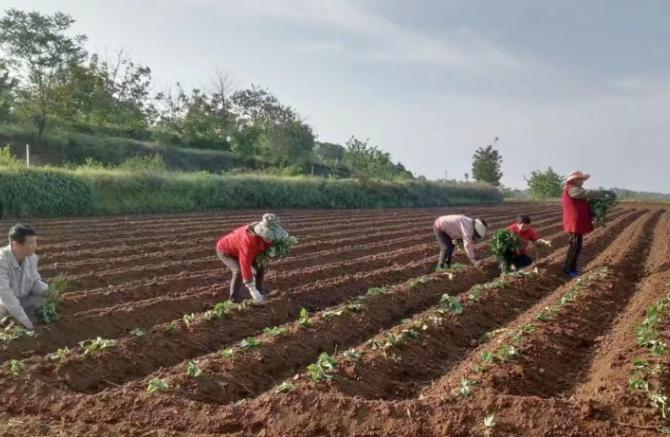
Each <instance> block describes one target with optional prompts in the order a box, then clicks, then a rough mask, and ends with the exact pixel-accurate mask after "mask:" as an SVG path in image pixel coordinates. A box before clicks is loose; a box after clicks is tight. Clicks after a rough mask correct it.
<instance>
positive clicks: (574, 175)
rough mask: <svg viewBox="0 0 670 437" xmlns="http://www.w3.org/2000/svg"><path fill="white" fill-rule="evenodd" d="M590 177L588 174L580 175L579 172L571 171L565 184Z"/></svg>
mask: <svg viewBox="0 0 670 437" xmlns="http://www.w3.org/2000/svg"><path fill="white" fill-rule="evenodd" d="M590 177H591V175H590V174H588V173H582V172H581V171H573V172H572V173H570V174H569V175H568V178H567V179H566V182H570V181H574V180H575V179H582V180H587V179H588V178H590Z"/></svg>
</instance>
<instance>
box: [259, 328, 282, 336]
mask: <svg viewBox="0 0 670 437" xmlns="http://www.w3.org/2000/svg"><path fill="white" fill-rule="evenodd" d="M263 332H264V333H266V334H270V335H274V336H275V337H276V336H278V335H282V334H285V333H286V332H287V329H286V328H283V327H281V326H275V327H272V328H265V329H263Z"/></svg>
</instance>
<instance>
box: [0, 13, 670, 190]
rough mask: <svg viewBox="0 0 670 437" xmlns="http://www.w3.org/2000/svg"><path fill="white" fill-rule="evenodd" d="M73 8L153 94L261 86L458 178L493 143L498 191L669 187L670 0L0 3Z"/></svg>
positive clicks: (335, 126)
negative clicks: (139, 71) (150, 80)
mask: <svg viewBox="0 0 670 437" xmlns="http://www.w3.org/2000/svg"><path fill="white" fill-rule="evenodd" d="M0 7H1V8H2V9H6V8H9V7H16V8H20V9H24V10H38V11H41V12H54V11H56V10H59V11H63V12H67V13H69V14H71V15H72V16H73V17H74V18H75V19H76V20H77V23H76V24H75V26H74V30H75V31H76V32H78V33H85V34H87V35H88V36H89V39H90V41H89V47H88V48H89V49H90V50H94V51H100V52H104V51H105V50H108V51H114V50H116V49H119V48H123V49H125V50H126V52H127V53H128V54H129V55H130V56H131V57H132V58H133V59H134V60H135V61H137V62H139V63H142V64H145V65H148V66H150V67H151V68H152V69H153V76H154V81H155V87H156V89H157V90H161V89H165V88H166V87H168V86H170V84H172V83H174V82H176V81H180V82H182V83H183V84H185V85H187V86H201V87H203V86H207V84H208V83H209V79H210V77H211V76H212V74H213V72H214V70H216V69H221V70H224V71H226V72H228V73H230V74H231V75H232V76H233V77H234V78H235V81H236V85H237V86H238V87H246V86H248V85H249V84H251V83H255V84H258V85H261V86H266V87H268V88H269V89H270V90H271V91H272V92H273V93H274V94H276V95H277V96H278V98H279V99H280V101H282V102H284V103H286V104H289V105H291V106H293V107H294V108H296V109H297V110H298V112H299V113H300V114H301V115H303V116H304V117H305V118H306V120H307V122H308V123H309V124H311V125H312V127H313V128H314V131H315V132H316V133H317V134H318V139H319V140H321V141H331V142H338V143H342V144H343V143H344V142H345V141H346V140H347V138H348V137H349V136H350V135H351V134H353V135H355V136H357V137H359V138H370V140H371V142H372V143H373V144H375V145H378V146H380V147H382V148H383V149H385V150H387V151H389V152H391V154H392V156H393V158H394V159H395V160H399V161H401V162H403V163H404V164H405V165H406V166H407V167H408V168H409V169H410V170H412V171H414V172H415V173H418V174H423V175H426V176H428V177H430V178H437V177H443V176H444V173H445V171H447V172H448V177H450V178H452V177H455V178H459V179H462V178H463V175H464V173H466V172H468V173H469V172H470V165H471V158H472V153H473V152H474V150H475V149H476V148H477V147H478V146H480V145H484V144H487V143H489V142H490V141H491V140H492V139H493V138H494V137H496V136H498V137H500V141H499V143H498V144H497V147H498V148H499V150H500V151H501V153H502V154H503V157H504V162H503V172H504V176H503V183H504V184H506V185H511V186H517V187H524V186H525V182H524V180H523V177H524V175H527V174H529V173H530V171H532V170H534V169H538V168H546V167H547V166H549V165H551V166H553V167H554V169H556V170H557V171H559V172H560V173H567V172H569V171H570V170H572V169H582V170H584V171H589V172H591V173H592V174H593V179H592V181H590V183H591V185H594V186H597V185H603V186H607V187H609V186H621V187H627V188H632V189H640V190H651V191H663V192H670V176H669V174H668V173H669V170H670V145H669V144H668V139H669V138H670V46H669V43H670V1H669V0H648V1H647V0H504V1H502V0H487V1H484V0H461V1H455V0H453V1H447V0H426V1H409V0H406V1H399V0H365V1H363V0H350V1H344V0H342V1H340V0H337V1H336V0H332V1H328V0H265V1H256V0H243V1H242V0H241V1H232V0H230V1H227V0H160V1H158V0H155V1H149V0H114V1H111V0H71V1H66V0H62V1H57V0H20V1H18V0H17V1H14V0H0Z"/></svg>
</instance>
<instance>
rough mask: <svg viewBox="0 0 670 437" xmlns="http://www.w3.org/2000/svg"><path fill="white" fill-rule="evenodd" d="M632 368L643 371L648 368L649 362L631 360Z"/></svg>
mask: <svg viewBox="0 0 670 437" xmlns="http://www.w3.org/2000/svg"><path fill="white" fill-rule="evenodd" d="M633 366H634V367H635V368H636V369H644V368H645V367H648V366H649V361H647V360H643V359H640V358H638V359H635V360H633Z"/></svg>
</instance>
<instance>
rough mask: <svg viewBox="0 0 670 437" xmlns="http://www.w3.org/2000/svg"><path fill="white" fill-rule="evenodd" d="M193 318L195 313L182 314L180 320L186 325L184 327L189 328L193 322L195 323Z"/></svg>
mask: <svg viewBox="0 0 670 437" xmlns="http://www.w3.org/2000/svg"><path fill="white" fill-rule="evenodd" d="M195 318H196V315H195V313H191V314H184V317H182V320H183V321H184V324H185V325H186V327H187V328H189V329H191V325H193V323H195Z"/></svg>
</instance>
